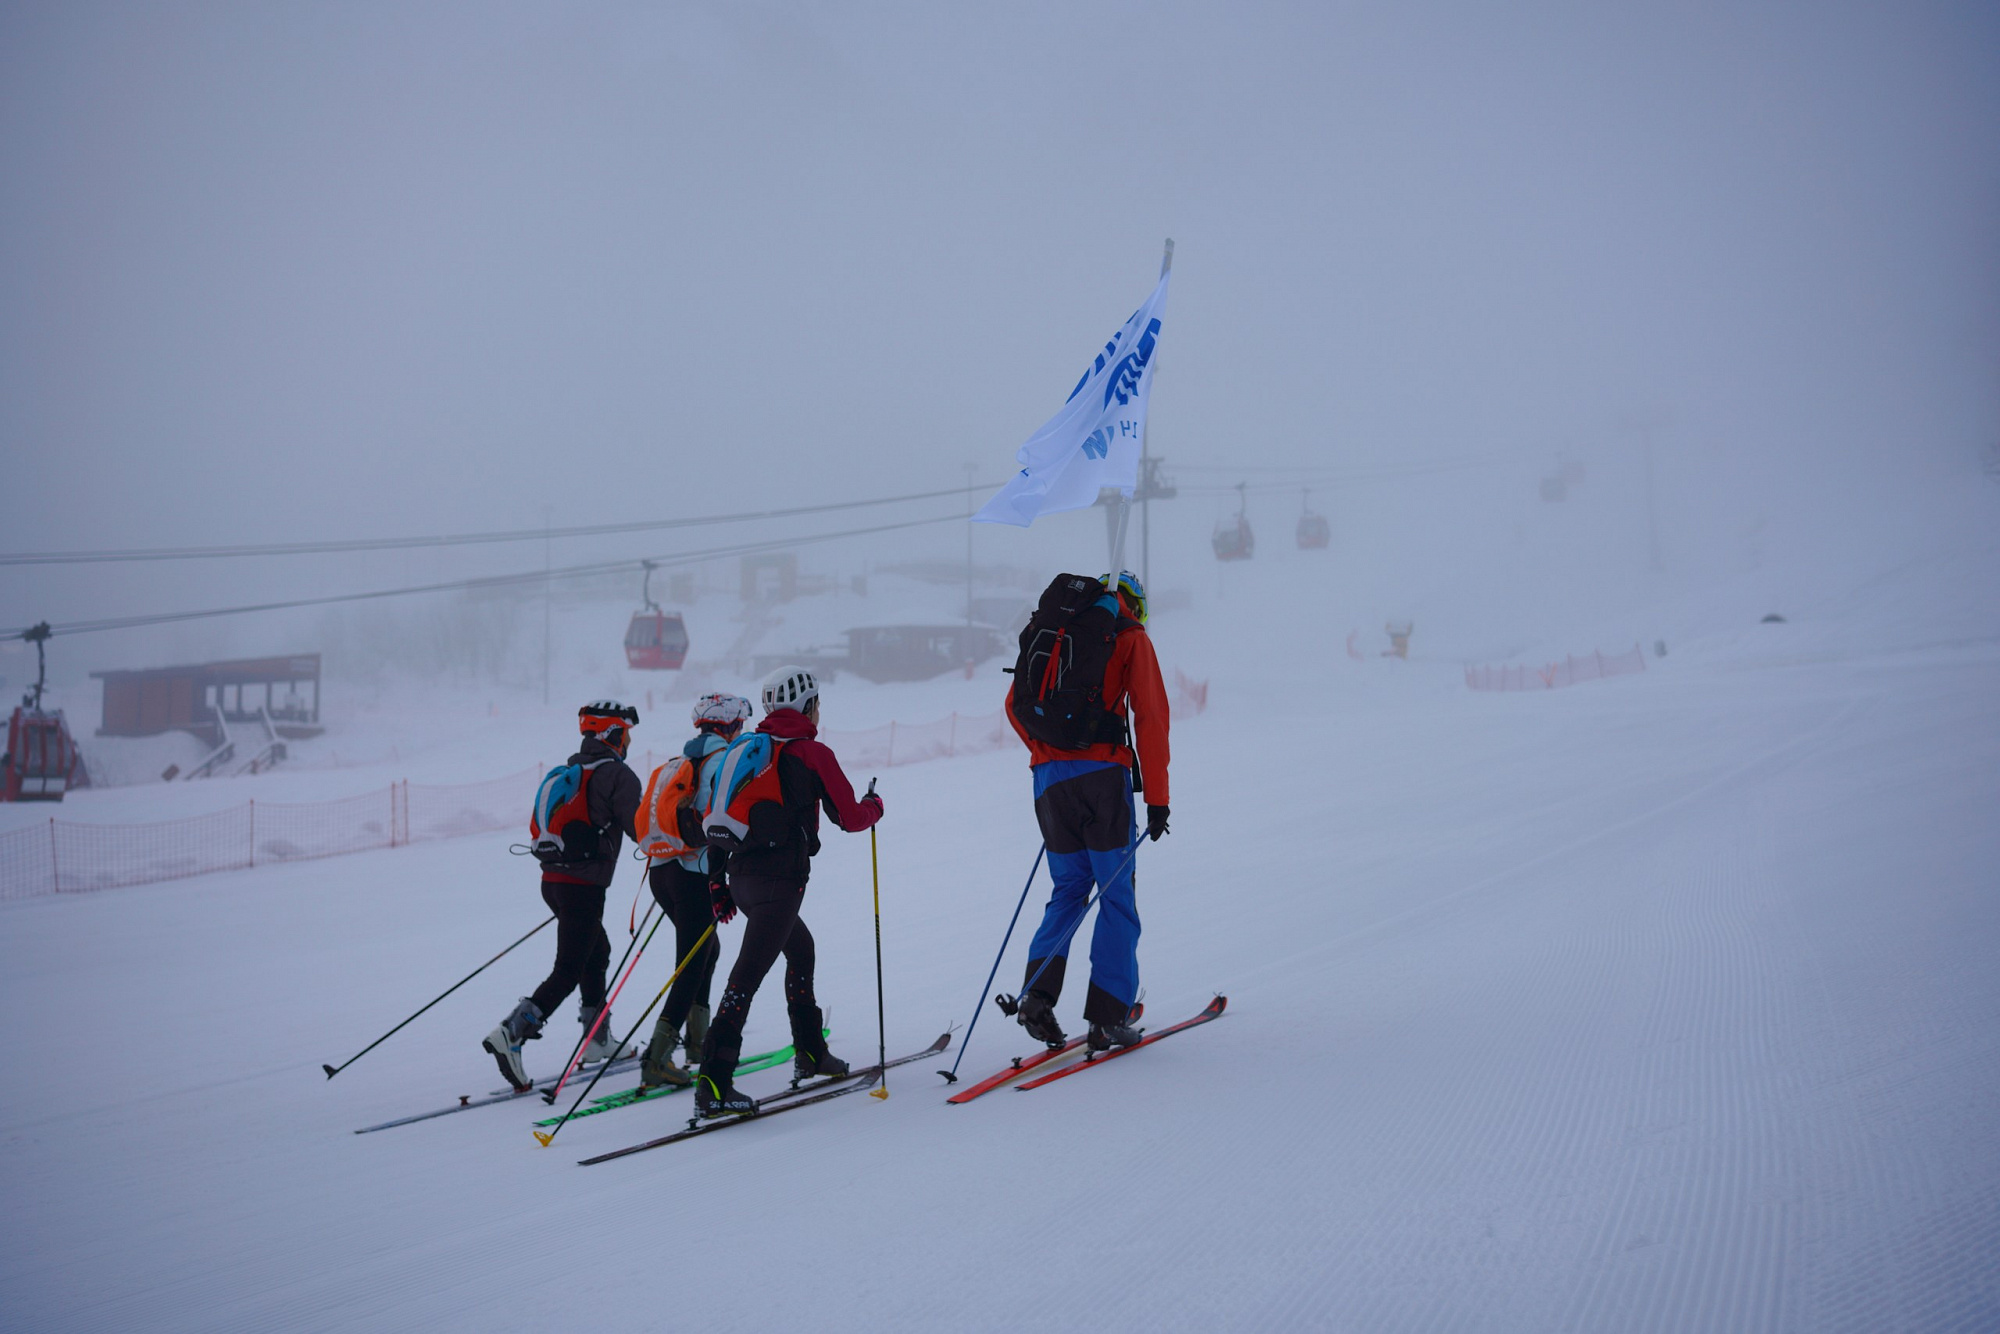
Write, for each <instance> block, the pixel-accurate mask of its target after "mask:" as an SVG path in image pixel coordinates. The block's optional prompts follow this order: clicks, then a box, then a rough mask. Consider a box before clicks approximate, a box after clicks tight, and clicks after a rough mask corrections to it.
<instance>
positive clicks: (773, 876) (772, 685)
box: [694, 667, 882, 1116]
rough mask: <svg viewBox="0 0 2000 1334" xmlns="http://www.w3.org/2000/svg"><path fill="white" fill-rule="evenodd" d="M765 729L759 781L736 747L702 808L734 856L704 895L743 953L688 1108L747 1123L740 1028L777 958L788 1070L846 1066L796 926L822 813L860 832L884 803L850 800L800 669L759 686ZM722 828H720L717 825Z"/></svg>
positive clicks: (747, 741) (815, 688) (748, 749)
mask: <svg viewBox="0 0 2000 1334" xmlns="http://www.w3.org/2000/svg"><path fill="white" fill-rule="evenodd" d="M763 695H764V721H763V722H762V723H760V724H758V727H757V732H758V733H759V734H760V735H762V736H765V737H768V738H770V740H769V742H768V743H765V744H768V745H769V746H770V748H771V754H770V757H769V765H768V767H767V768H764V769H760V770H758V771H757V772H756V773H755V774H748V773H741V774H739V772H738V771H739V770H742V769H747V768H748V767H749V765H748V764H747V763H744V764H739V763H735V761H737V760H738V758H739V754H740V755H741V756H744V757H748V756H749V755H751V754H753V753H756V752H757V751H758V750H759V749H760V748H759V747H757V746H753V745H752V744H751V743H752V742H753V741H754V740H755V739H754V738H744V739H741V740H739V741H737V742H736V743H735V745H734V746H732V748H731V749H730V751H729V752H728V753H727V754H726V755H725V757H724V758H723V761H722V766H721V769H720V771H719V773H718V777H717V786H716V791H715V794H714V804H713V805H712V806H711V807H710V808H709V815H708V828H709V831H710V842H711V843H714V842H715V841H716V840H717V837H718V830H720V829H727V830H729V831H730V832H729V833H727V834H723V835H721V837H722V838H723V841H724V842H725V843H727V842H729V841H735V842H737V843H738V844H739V846H738V847H737V848H736V849H735V850H734V851H733V852H732V853H731V856H730V858H729V865H728V878H727V882H726V883H722V882H712V883H711V884H710V886H709V892H710V896H711V906H712V908H713V911H714V915H715V920H716V921H717V922H727V921H729V920H730V919H731V918H733V917H734V916H735V915H736V912H737V910H738V909H739V908H740V909H741V910H742V912H743V916H744V918H745V924H744V928H743V944H742V947H741V948H740V949H739V950H738V952H737V955H736V966H735V967H734V968H732V969H731V970H730V973H729V983H728V985H727V986H726V987H724V988H723V992H722V1002H721V1004H719V1005H718V1006H716V1009H715V1020H714V1022H713V1023H712V1024H711V1025H710V1026H709V1030H708V1042H707V1045H706V1046H705V1047H704V1048H703V1050H702V1060H701V1073H700V1075H699V1076H698V1077H697V1079H696V1081H695V1090H694V1096H695V1108H696V1110H697V1111H698V1112H699V1113H700V1114H701V1115H703V1116H720V1115H725V1114H731V1113H738V1114H740V1113H747V1112H754V1111H756V1110H757V1104H756V1102H755V1101H754V1100H753V1099H751V1098H749V1097H748V1096H746V1095H744V1094H743V1093H741V1092H739V1091H738V1090H737V1089H736V1087H735V1086H734V1084H732V1083H731V1079H730V1077H731V1075H732V1074H733V1073H734V1072H735V1069H736V1062H737V1059H738V1057H739V1056H741V1054H742V1051H743V1023H744V1020H745V1019H746V1018H747V1017H748V1015H749V1013H750V1002H751V1000H752V998H753V997H755V996H756V994H757V987H758V985H759V984H760V983H761V982H762V981H763V980H764V974H766V973H767V972H769V971H770V969H771V965H772V964H773V963H774V962H776V961H777V957H778V955H779V954H780V953H782V954H783V955H784V956H785V1009H786V1012H787V1014H788V1015H789V1016H790V1018H791V1024H792V1047H793V1052H794V1055H793V1062H792V1064H793V1070H794V1072H795V1073H796V1074H797V1075H799V1076H800V1077H801V1078H804V1077H808V1076H812V1075H844V1074H846V1073H848V1067H847V1062H845V1061H843V1060H841V1059H840V1058H839V1057H837V1056H834V1055H832V1054H831V1053H830V1052H828V1051H827V1049H826V1038H825V1035H824V1034H823V1033H822V1031H821V1030H822V1028H823V1019H822V1016H821V1014H820V1009H819V1003H818V1001H817V1000H816V999H815V998H814V996H813V966H814V955H813V938H812V932H811V931H810V930H808V929H807V927H806V924H805V923H804V922H803V921H801V920H800V919H799V906H800V904H801V903H802V902H803V901H804V899H805V893H806V880H807V878H808V877H809V876H810V875H811V873H812V858H813V857H814V856H815V855H816V854H817V853H818V852H819V846H820V844H819V812H820V809H821V808H822V807H824V808H825V810H826V813H827V815H828V816H829V817H830V818H831V819H832V820H833V822H834V824H836V825H837V826H839V827H840V828H841V829H843V830H845V831H847V832H848V833H850V834H852V833H858V832H860V831H861V830H863V829H866V828H868V827H869V826H871V825H873V824H874V823H875V822H876V821H877V820H880V819H881V818H882V798H880V797H879V796H876V795H875V794H874V793H872V792H871V793H869V794H868V795H867V796H865V797H862V798H860V799H859V800H856V798H855V796H854V785H853V784H852V783H850V782H848V781H847V775H846V774H845V773H843V772H842V771H841V768H840V761H839V760H837V759H835V758H834V754H833V752H832V751H831V750H829V749H827V747H826V746H825V745H823V744H822V743H821V742H819V741H818V740H817V739H816V738H817V736H818V734H819V682H818V681H816V680H815V679H814V678H813V674H812V673H811V672H809V671H807V670H806V669H805V668H803V667H780V668H779V669H778V670H777V671H775V672H773V673H771V675H770V676H769V677H767V678H765V681H764V690H763ZM719 822H720V823H719Z"/></svg>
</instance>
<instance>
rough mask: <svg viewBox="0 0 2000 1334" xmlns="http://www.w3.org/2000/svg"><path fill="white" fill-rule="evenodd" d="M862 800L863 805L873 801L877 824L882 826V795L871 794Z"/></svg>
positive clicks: (878, 793)
mask: <svg viewBox="0 0 2000 1334" xmlns="http://www.w3.org/2000/svg"><path fill="white" fill-rule="evenodd" d="M861 800H862V803H863V804H866V803H868V802H871V801H872V802H874V803H875V822H876V823H877V824H880V823H881V822H882V794H881V793H880V792H870V793H869V794H868V795H867V796H865V797H863V798H862V799H861Z"/></svg>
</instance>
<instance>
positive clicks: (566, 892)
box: [528, 880, 611, 1019]
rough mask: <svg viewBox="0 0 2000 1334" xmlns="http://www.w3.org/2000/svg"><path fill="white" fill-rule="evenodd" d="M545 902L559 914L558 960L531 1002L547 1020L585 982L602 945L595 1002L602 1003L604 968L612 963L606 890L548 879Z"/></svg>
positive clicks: (551, 967) (536, 990)
mask: <svg viewBox="0 0 2000 1334" xmlns="http://www.w3.org/2000/svg"><path fill="white" fill-rule="evenodd" d="M542 901H543V902H544V903H546V904H548V905H549V911H551V912H553V913H554V914H555V915H556V961H555V963H554V964H553V965H551V966H550V968H549V975H548V977H547V978H546V979H544V980H543V982H542V984H541V985H540V986H538V987H536V988H535V990H534V994H533V995H531V996H529V997H528V999H529V1000H531V1001H533V1002H534V1004H535V1008H536V1009H538V1010H540V1011H541V1012H542V1017H543V1018H545V1019H546V1018H547V1017H548V1016H549V1015H551V1014H553V1013H555V1008H556V1006H558V1005H561V1004H562V1003H563V1002H564V1001H566V1000H568V999H569V994H570V993H571V992H572V991H575V990H576V988H577V984H578V983H579V982H581V981H583V980H584V978H585V976H586V969H587V966H588V965H589V963H590V962H591V960H592V959H593V958H594V957H595V956H596V955H597V952H598V946H599V944H600V942H601V943H602V945H603V947H604V956H605V957H604V958H603V959H601V960H599V961H598V963H597V994H596V997H595V1000H596V1002H597V1003H598V1004H602V1003H603V1001H604V965H605V964H606V963H608V962H609V961H610V952H611V942H610V941H609V940H608V939H607V938H606V937H605V935H604V891H603V890H601V889H596V888H593V887H592V886H590V885H566V884H562V883H560V882H557V881H548V880H545V881H543V882H542ZM584 999H585V1001H586V1002H588V1001H590V1000H591V999H592V998H591V997H590V996H588V995H586V996H585V998H584Z"/></svg>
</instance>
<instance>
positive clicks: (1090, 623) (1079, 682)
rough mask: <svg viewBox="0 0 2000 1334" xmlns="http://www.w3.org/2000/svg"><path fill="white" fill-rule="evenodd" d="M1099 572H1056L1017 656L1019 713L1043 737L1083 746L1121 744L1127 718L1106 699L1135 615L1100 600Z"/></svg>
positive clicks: (1063, 745) (1062, 746) (1067, 746)
mask: <svg viewBox="0 0 2000 1334" xmlns="http://www.w3.org/2000/svg"><path fill="white" fill-rule="evenodd" d="M1104 590H1105V585H1104V581H1103V580H1101V579H1093V578H1091V577H1089V576H1088V575H1082V574H1061V575H1057V576H1056V577H1055V579H1054V580H1053V581H1052V582H1051V583H1050V584H1049V586H1048V587H1047V588H1045V589H1043V590H1042V600H1041V602H1040V603H1039V604H1038V605H1037V606H1036V607H1035V613H1034V615H1032V616H1030V617H1029V618H1028V624H1027V627H1026V628H1025V629H1023V630H1022V631H1021V653H1020V656H1019V657H1017V658H1015V659H1014V667H1013V672H1014V690H1013V704H1014V720H1015V721H1016V722H1018V723H1020V725H1021V730H1022V731H1024V732H1026V733H1027V734H1028V735H1029V736H1031V737H1033V738H1035V740H1037V741H1039V742H1041V743H1042V744H1043V745H1047V746H1053V747H1055V748H1056V749H1057V750H1084V749H1086V748H1088V747H1090V746H1094V745H1097V744H1099V743H1101V742H1111V743H1113V744H1116V745H1123V744H1124V743H1125V740H1126V733H1125V719H1124V718H1123V717H1121V716H1120V715H1119V714H1118V713H1116V712H1115V711H1113V710H1112V709H1111V708H1110V707H1109V706H1108V705H1107V704H1106V703H1105V699H1104V670H1105V668H1107V667H1109V666H1110V665H1111V650H1112V648H1113V646H1114V645H1116V643H1117V642H1118V632H1119V630H1121V629H1123V628H1124V627H1126V626H1129V625H1136V624H1137V622H1136V621H1133V620H1131V619H1130V618H1128V617H1124V616H1120V615H1118V614H1116V613H1115V612H1112V611H1109V610H1106V609H1105V608H1103V607H1100V606H1098V605H1097V603H1098V600H1099V599H1101V598H1102V597H1103V596H1104Z"/></svg>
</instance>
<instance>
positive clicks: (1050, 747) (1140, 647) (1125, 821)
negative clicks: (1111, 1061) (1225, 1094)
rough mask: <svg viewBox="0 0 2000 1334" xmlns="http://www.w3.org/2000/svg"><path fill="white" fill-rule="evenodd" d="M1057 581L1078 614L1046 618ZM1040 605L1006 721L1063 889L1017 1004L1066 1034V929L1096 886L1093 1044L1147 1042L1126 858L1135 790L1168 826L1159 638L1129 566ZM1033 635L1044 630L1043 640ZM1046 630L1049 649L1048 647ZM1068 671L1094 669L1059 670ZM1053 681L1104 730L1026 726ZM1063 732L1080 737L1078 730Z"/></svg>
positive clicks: (1030, 1021)
mask: <svg viewBox="0 0 2000 1334" xmlns="http://www.w3.org/2000/svg"><path fill="white" fill-rule="evenodd" d="M1058 585H1066V586H1067V587H1070V588H1081V589H1083V598H1084V599H1085V601H1084V604H1083V606H1082V607H1081V609H1080V610H1078V611H1076V612H1075V613H1074V614H1073V615H1071V616H1064V615H1062V614H1060V613H1056V614H1055V615H1053V616H1052V615H1051V613H1050V612H1049V610H1048V609H1049V608H1051V607H1052V606H1053V605H1054V601H1055V600H1056V595H1057V593H1058ZM1093 585H1094V588H1093ZM1042 606H1043V610H1038V611H1037V612H1036V615H1035V619H1033V620H1031V621H1030V623H1029V626H1028V629H1027V630H1025V631H1023V632H1022V657H1021V660H1020V662H1019V663H1017V665H1016V670H1015V684H1014V686H1013V687H1012V688H1011V689H1010V690H1009V692H1008V696H1007V719H1008V721H1009V722H1011V723H1012V724H1013V725H1014V730H1015V731H1016V732H1017V733H1019V734H1020V737H1021V740H1022V741H1024V742H1026V743H1027V746H1028V756H1029V760H1028V762H1029V765H1030V766H1031V768H1032V770H1033V772H1034V778H1035V818H1036V820H1037V821H1038V822H1039V823H1040V825H1041V828H1042V838H1043V840H1044V841H1045V842H1046V843H1047V845H1048V855H1049V873H1050V876H1051V877H1052V878H1053V879H1054V881H1055V889H1054V891H1053V892H1052V893H1051V894H1050V896H1049V906H1048V908H1047V910H1046V911H1044V913H1043V914H1042V924H1041V927H1040V928H1039V929H1038V930H1037V931H1036V932H1035V938H1034V940H1033V942H1032V943H1031V944H1030V946H1029V948H1028V956H1029V957H1028V968H1027V980H1026V982H1024V984H1023V990H1022V993H1021V997H1020V1000H1019V1001H1018V1002H1017V1004H1018V1007H1019V1008H1018V1010H1017V1012H1016V1013H1017V1018H1018V1019H1019V1021H1020V1023H1021V1026H1022V1027H1023V1028H1025V1029H1027V1030H1028V1032H1029V1033H1030V1034H1032V1035H1033V1036H1034V1037H1035V1038H1036V1039H1038V1040H1040V1041H1042V1042H1045V1043H1048V1044H1049V1045H1051V1046H1060V1045H1061V1044H1062V1043H1063V1042H1065V1041H1066V1040H1067V1039H1066V1038H1065V1037H1064V1036H1063V1031H1062V1028H1061V1027H1060V1026H1059V1025H1058V1024H1057V1023H1056V1018H1055V1004H1056V999H1057V998H1058V997H1059V996H1061V995H1062V985H1063V972H1064V969H1065V968H1066V967H1067V965H1068V953H1069V945H1068V939H1067V937H1068V934H1069V933H1070V932H1072V931H1073V930H1074V929H1075V927H1076V925H1077V923H1078V919H1079V917H1080V915H1081V914H1082V913H1083V911H1084V904H1085V903H1086V902H1087V900H1088V899H1089V897H1090V892H1091V888H1092V886H1093V885H1095V886H1100V887H1101V888H1102V897H1101V898H1100V899H1099V901H1098V910H1097V926H1096V928H1095V929H1094V930H1093V932H1092V933H1091V938H1090V989H1089V992H1088V994H1087V995H1086V997H1085V1000H1084V1006H1083V1017H1084V1020H1085V1021H1086V1022H1087V1023H1088V1024H1089V1025H1090V1035H1089V1039H1088V1040H1089V1044H1090V1047H1091V1049H1092V1050H1094V1051H1108V1050H1109V1049H1111V1048H1113V1047H1127V1046H1130V1045H1131V1044H1133V1043H1134V1042H1137V1041H1138V1040H1139V1030H1138V1029H1136V1028H1134V1027H1133V1026H1132V1024H1131V1022H1130V1016H1131V1011H1132V1005H1133V1002H1134V1001H1136V1000H1137V999H1138V995H1139V907H1138V901H1137V899H1136V897H1135V894H1134V890H1133V880H1134V875H1133V867H1132V861H1133V850H1134V849H1135V848H1136V847H1137V846H1138V844H1137V830H1136V827H1135V825H1134V821H1133V812H1132V794H1133V793H1134V792H1143V793H1144V794H1145V798H1146V829H1145V833H1146V836H1147V837H1149V838H1151V839H1153V840H1154V841H1158V839H1159V837H1160V836H1161V835H1162V834H1164V833H1166V832H1167V817H1168V809H1167V763H1168V749H1167V730H1168V722H1169V719H1168V709H1167V689H1166V684H1165V682H1163V681H1162V680H1161V679H1160V662H1159V659H1158V658H1156V657H1155V656H1154V654H1153V641H1152V639H1151V638H1150V637H1148V635H1147V634H1146V629H1145V626H1146V590H1145V589H1144V588H1143V587H1142V586H1141V585H1140V583H1139V580H1138V578H1137V577H1136V576H1134V575H1133V573H1132V572H1131V571H1130V570H1125V571H1121V572H1120V573H1119V575H1118V578H1117V579H1116V581H1115V582H1114V581H1113V579H1112V578H1111V576H1110V575H1106V576H1104V578H1103V579H1102V580H1101V581H1092V580H1089V579H1087V578H1085V579H1081V580H1079V579H1078V578H1077V576H1074V575H1065V576H1063V577H1062V578H1061V579H1058V580H1057V581H1056V583H1055V584H1052V585H1050V589H1049V592H1047V593H1045V594H1044V595H1043V599H1042ZM1104 613H1108V615H1105V614H1104ZM1038 632H1039V633H1040V635H1041V636H1042V637H1041V639H1040V640H1039V641H1036V635H1037V633H1038ZM1052 640H1053V642H1054V643H1055V644H1056V648H1055V649H1054V652H1053V656H1051V654H1050V653H1049V651H1048V650H1047V647H1046V646H1047V645H1048V644H1049V643H1050V642H1051V641H1052ZM1065 640H1066V641H1067V642H1066V643H1064V642H1063V641H1065ZM1036 642H1039V643H1040V644H1041V645H1043V646H1044V648H1043V651H1042V652H1041V653H1040V654H1039V655H1037V654H1035V652H1034V643H1036ZM1031 658H1034V659H1035V665H1034V666H1033V668H1032V669H1030V667H1029V665H1028V664H1029V662H1030V660H1031ZM1100 662H1101V663H1103V666H1102V667H1101V668H1099V667H1098V666H1097V664H1098V663H1100ZM1069 675H1074V676H1093V675H1094V676H1095V677H1096V679H1091V680H1064V679H1061V678H1063V677H1064V676H1069ZM1050 691H1069V692H1074V700H1075V703H1073V704H1072V705H1070V706H1069V707H1068V709H1067V718H1066V721H1070V722H1073V723H1074V722H1078V721H1080V722H1081V724H1082V725H1081V728H1080V734H1081V735H1082V736H1085V737H1091V738H1098V739H1093V740H1090V741H1088V743H1087V744H1084V745H1081V746H1063V745H1058V744H1055V743H1054V742H1053V741H1052V740H1051V739H1050V738H1051V737H1056V736H1058V735H1059V733H1058V731H1057V730H1056V729H1055V728H1053V727H1051V726H1050V725H1048V724H1047V723H1046V722H1044V721H1043V719H1042V718H1039V717H1037V718H1031V719H1030V723H1031V724H1032V725H1024V724H1023V714H1024V708H1023V704H1022V701H1023V700H1027V701H1029V702H1032V701H1033V700H1034V699H1035V698H1036V697H1037V692H1040V694H1041V695H1042V696H1043V697H1046V695H1047V694H1048V693H1049V692H1050ZM1032 712H1034V713H1037V714H1042V713H1045V712H1047V713H1053V712H1055V710H1048V711H1044V710H1041V709H1034V710H1032ZM1134 714H1136V715H1137V717H1136V720H1135V719H1134V718H1133V715H1134ZM1037 732H1039V733H1041V735H1039V736H1038V735H1036V733H1037ZM1062 739H1064V740H1073V739H1074V734H1072V735H1071V736H1066V737H1063V738H1062ZM1135 750H1136V754H1135ZM1044 961H1046V963H1047V967H1046V968H1044V966H1043V964H1044ZM1037 973H1039V974H1040V977H1039V979H1038V978H1037V977H1036V974H1037ZM1030 987H1032V990H1030V989H1029V988H1030Z"/></svg>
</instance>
